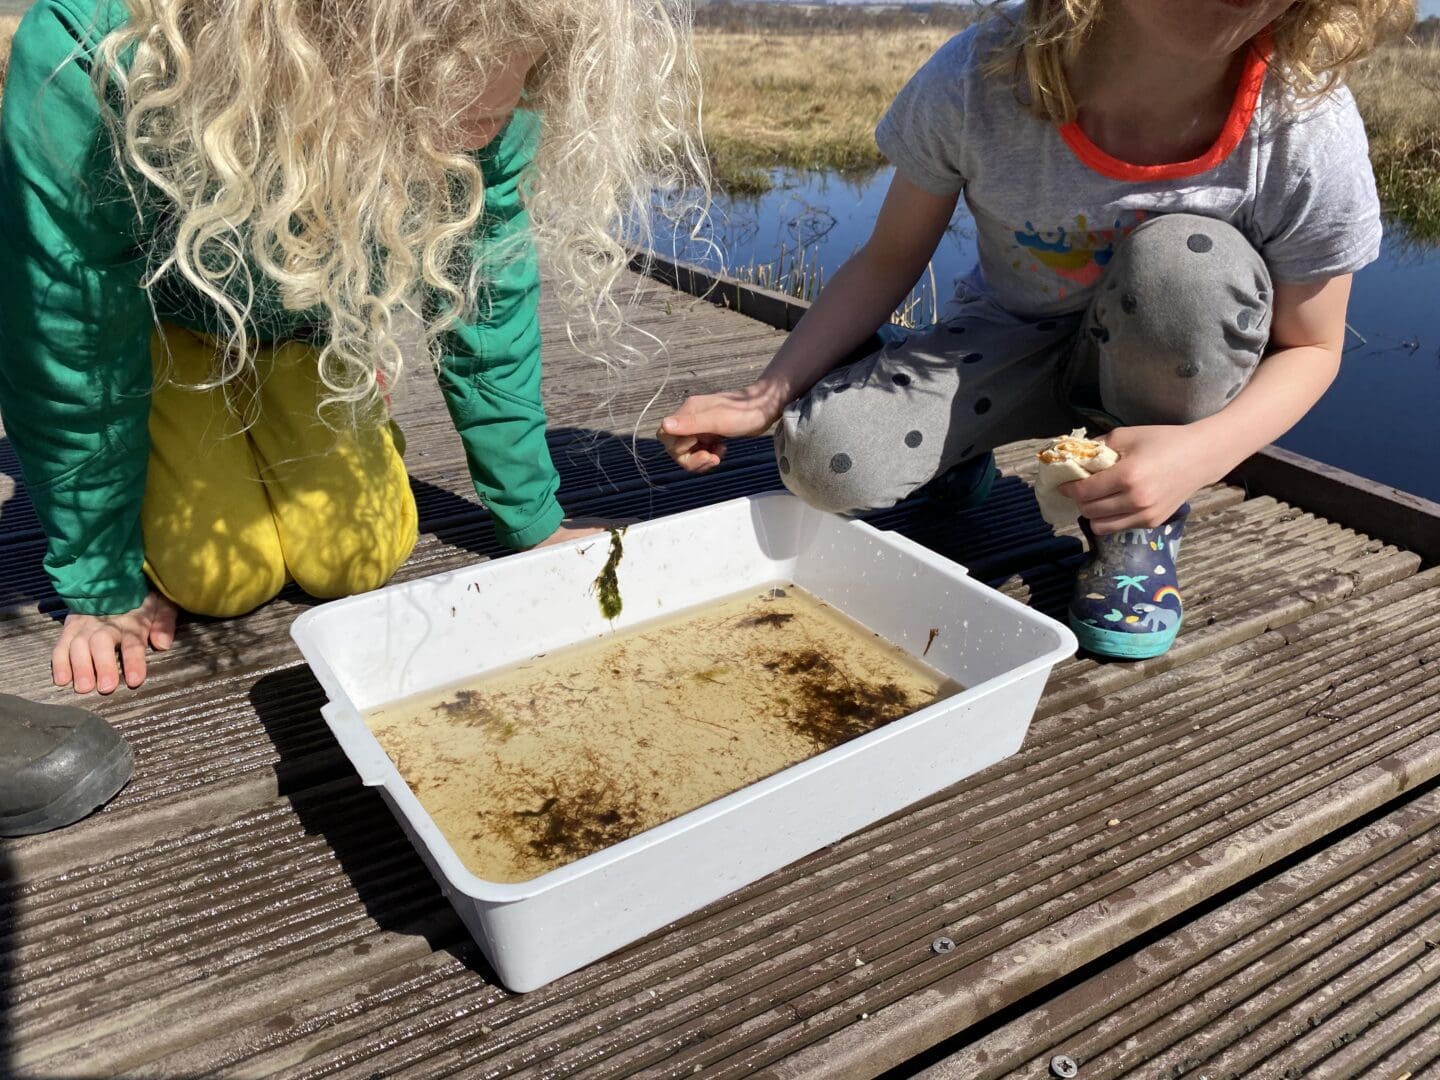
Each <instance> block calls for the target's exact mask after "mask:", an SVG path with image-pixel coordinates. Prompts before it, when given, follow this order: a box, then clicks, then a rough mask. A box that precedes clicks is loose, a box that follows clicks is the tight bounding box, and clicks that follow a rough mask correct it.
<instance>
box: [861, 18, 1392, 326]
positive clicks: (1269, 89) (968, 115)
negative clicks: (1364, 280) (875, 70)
mask: <svg viewBox="0 0 1440 1080" xmlns="http://www.w3.org/2000/svg"><path fill="white" fill-rule="evenodd" d="M1009 33H1010V24H1009V23H1008V22H1007V20H1006V18H1004V17H998V16H991V17H989V18H986V19H984V20H982V21H981V22H979V23H978V24H976V25H974V26H971V27H970V28H969V29H967V30H965V31H964V32H963V33H961V34H959V35H957V36H956V37H954V38H952V39H951V40H950V41H949V42H947V43H946V44H945V45H944V46H942V47H941V49H940V50H939V51H938V52H937V53H936V54H935V55H934V56H933V57H931V58H930V60H929V61H927V62H926V64H925V66H924V67H922V68H921V69H920V71H919V72H917V73H916V75H915V77H914V78H913V79H911V80H910V82H909V83H908V84H907V85H906V86H905V88H904V89H903V90H901V91H900V94H899V96H898V97H897V98H896V99H895V102H894V103H893V104H892V105H891V106H890V109H889V110H888V111H887V112H886V114H885V116H884V118H882V119H881V121H880V125H879V127H878V128H877V129H876V132H875V138H876V141H877V142H878V143H879V145H880V149H881V151H882V152H883V153H884V154H885V156H886V157H887V158H889V159H890V161H891V162H892V163H894V165H895V167H896V168H897V169H898V170H899V171H900V172H901V173H903V174H904V175H905V176H906V177H907V178H908V179H909V180H910V181H912V182H913V183H915V184H916V185H917V186H919V187H921V188H923V189H924V190H926V191H928V192H931V193H932V194H935V195H953V194H955V193H957V192H963V193H964V196H965V202H966V204H967V205H968V206H969V207H970V212H971V214H972V215H973V216H974V218H975V224H976V229H977V232H978V247H979V255H980V258H979V263H978V264H977V266H976V267H975V268H974V269H973V270H972V271H970V273H969V274H967V275H965V276H964V277H962V278H961V279H960V281H959V282H957V294H958V296H959V297H965V296H967V295H974V294H980V295H982V296H987V297H990V298H991V299H993V300H995V301H996V302H998V303H999V304H1000V305H1001V306H1002V307H1004V308H1006V309H1007V310H1009V311H1011V312H1013V313H1015V314H1017V315H1024V316H1037V315H1053V314H1060V313H1064V312H1071V311H1077V310H1079V309H1081V308H1083V307H1085V305H1086V303H1087V301H1088V298H1089V294H1090V292H1091V290H1092V289H1093V287H1094V285H1095V282H1096V281H1098V280H1099V278H1100V275H1101V274H1102V273H1103V272H1104V269H1105V265H1106V263H1107V262H1108V261H1109V259H1110V256H1111V255H1112V254H1113V252H1114V250H1115V243H1116V242H1117V240H1119V239H1121V238H1123V237H1124V236H1125V235H1126V234H1128V233H1129V232H1130V231H1131V230H1133V229H1134V228H1135V227H1136V226H1137V225H1139V224H1140V223H1141V222H1142V221H1144V220H1145V219H1147V218H1149V217H1153V216H1155V215H1157V214H1173V213H1189V214H1201V215H1204V216H1207V217H1212V218H1218V219H1220V220H1222V221H1226V222H1229V223H1230V224H1231V225H1233V226H1235V228H1237V229H1238V230H1239V231H1240V232H1241V233H1242V234H1244V236H1245V237H1246V238H1247V239H1249V241H1250V243H1251V244H1253V245H1254V246H1255V248H1256V250H1257V251H1259V252H1260V254H1261V256H1262V257H1263V258H1264V260H1265V263H1266V265H1267V266H1268V267H1269V269H1270V273H1271V276H1272V277H1273V278H1274V280H1275V281H1277V282H1289V283H1300V282H1313V281H1320V280H1323V279H1326V278H1331V277H1336V276H1338V275H1340V274H1347V273H1351V272H1352V271H1355V270H1358V269H1359V268H1360V267H1362V266H1364V265H1366V264H1367V263H1369V262H1371V261H1372V260H1373V259H1374V258H1375V257H1376V256H1377V255H1378V253H1379V250H1380V232H1381V228H1380V204H1379V200H1378V199H1377V197H1376V194H1375V177H1374V174H1373V173H1372V172H1371V169H1370V158H1369V147H1368V144H1367V142H1366V138H1365V128H1364V126H1363V125H1362V123H1361V121H1360V114H1359V112H1358V111H1357V110H1356V108H1355V101H1354V99H1353V98H1352V97H1351V95H1350V92H1349V91H1348V90H1346V89H1345V88H1343V87H1341V88H1339V89H1337V90H1336V91H1335V92H1333V93H1331V94H1330V95H1328V96H1327V97H1326V98H1324V99H1323V100H1321V101H1320V102H1318V103H1316V104H1313V105H1310V104H1307V105H1305V106H1300V107H1296V106H1295V105H1294V104H1293V103H1292V102H1289V101H1288V100H1287V95H1286V92H1285V90H1284V87H1283V84H1282V83H1281V81H1280V80H1279V79H1277V78H1273V77H1267V75H1266V67H1265V62H1264V59H1263V57H1261V55H1260V54H1259V53H1258V51H1252V54H1251V56H1250V58H1249V60H1248V61H1247V68H1246V72H1245V76H1244V77H1243V78H1242V80H1241V86H1240V90H1239V92H1238V93H1237V95H1236V99H1235V102H1234V104H1233V106H1232V109H1231V113H1230V116H1229V120H1228V122H1227V124H1226V127H1225V131H1224V132H1223V133H1222V134H1221V136H1220V138H1219V139H1218V140H1217V141H1216V143H1215V145H1214V146H1213V147H1211V149H1210V151H1209V152H1207V153H1206V154H1205V155H1202V156H1201V157H1199V158H1196V159H1194V160H1193V161H1190V162H1184V163H1180V164H1178V165H1159V166H1136V165H1129V164H1127V163H1125V162H1122V161H1119V160H1117V159H1115V158H1112V157H1110V156H1109V155H1107V154H1105V152H1104V151H1102V150H1100V149H1099V147H1097V146H1095V145H1094V144H1093V143H1091V142H1090V141H1089V139H1087V138H1086V137H1085V135H1084V133H1083V132H1081V131H1080V128H1079V126H1078V125H1076V124H1069V125H1066V126H1065V127H1063V128H1061V127H1058V126H1057V125H1055V124H1054V123H1051V122H1050V121H1048V120H1045V119H1042V118H1041V117H1038V116H1036V115H1035V114H1034V113H1032V112H1030V111H1029V110H1028V109H1026V108H1025V107H1024V106H1023V105H1021V104H1020V102H1019V101H1018V100H1017V98H1016V93H1015V87H1014V85H1013V84H1012V82H1011V80H1010V79H1009V78H1008V77H1007V76H996V75H993V74H987V73H986V72H985V70H984V68H985V64H986V61H987V59H988V58H989V56H990V55H991V53H992V51H993V50H994V49H995V48H996V46H998V45H1000V44H1001V43H1002V42H1003V40H1004V38H1005V36H1006V35H1008V34H1009Z"/></svg>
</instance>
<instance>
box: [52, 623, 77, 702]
mask: <svg viewBox="0 0 1440 1080" xmlns="http://www.w3.org/2000/svg"><path fill="white" fill-rule="evenodd" d="M74 640H75V624H74V623H73V622H71V621H68V620H67V621H66V623H65V628H64V629H63V630H61V631H60V640H59V641H57V642H56V643H55V648H53V649H51V650H50V678H51V680H52V681H53V682H54V683H55V685H56V686H69V685H70V680H71V679H72V678H73V674H72V669H71V664H70V644H71V642H73V641H74Z"/></svg>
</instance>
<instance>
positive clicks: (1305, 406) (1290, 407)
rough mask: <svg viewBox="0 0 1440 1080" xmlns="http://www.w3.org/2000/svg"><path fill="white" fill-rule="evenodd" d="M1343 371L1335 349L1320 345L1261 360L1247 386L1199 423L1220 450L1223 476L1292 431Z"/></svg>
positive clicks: (1281, 351)
mask: <svg viewBox="0 0 1440 1080" xmlns="http://www.w3.org/2000/svg"><path fill="white" fill-rule="evenodd" d="M1339 371H1340V354H1339V352H1338V351H1337V350H1335V349H1332V348H1328V347H1326V346H1319V345H1306V346H1300V347H1296V348H1290V349H1281V350H1280V351H1279V352H1275V353H1272V354H1271V355H1269V356H1267V357H1266V358H1265V359H1264V360H1263V361H1261V363H1260V366H1259V367H1258V368H1256V370H1255V374H1254V375H1253V376H1252V377H1251V379H1250V382H1249V384H1248V385H1247V386H1246V387H1245V389H1244V390H1243V391H1241V392H1240V394H1239V395H1238V396H1237V397H1236V398H1235V400H1234V401H1232V402H1231V403H1230V404H1229V405H1227V406H1225V408H1223V409H1221V410H1220V411H1219V412H1218V413H1216V414H1215V415H1214V416H1209V417H1206V418H1205V419H1204V420H1199V421H1196V423H1195V425H1194V426H1195V427H1197V428H1202V429H1204V430H1205V431H1206V432H1207V436H1208V439H1207V441H1208V443H1209V445H1211V446H1213V447H1215V448H1216V453H1217V458H1218V459H1219V460H1217V462H1216V464H1217V466H1218V465H1223V469H1222V470H1221V471H1220V473H1219V475H1220V476H1224V475H1225V474H1227V473H1229V472H1230V471H1231V470H1232V469H1234V468H1235V467H1236V466H1237V465H1239V464H1240V463H1241V462H1242V461H1244V460H1245V459H1246V458H1248V457H1250V455H1252V454H1254V453H1255V452H1256V451H1257V450H1259V449H1260V448H1261V447H1264V446H1268V445H1269V444H1270V443H1272V442H1274V441H1275V440H1276V439H1278V438H1279V437H1280V436H1281V435H1283V434H1285V432H1287V431H1289V430H1290V429H1291V428H1292V427H1294V426H1295V424H1296V423H1298V422H1299V420H1300V418H1301V417H1303V416H1304V415H1305V414H1306V413H1308V412H1309V411H1310V410H1311V409H1312V408H1313V407H1314V405H1315V403H1316V402H1317V401H1319V400H1320V398H1321V397H1322V396H1323V395H1324V393H1325V391H1326V390H1328V389H1329V388H1330V384H1331V383H1332V382H1334V381H1335V376H1336V374H1337V373H1338V372H1339Z"/></svg>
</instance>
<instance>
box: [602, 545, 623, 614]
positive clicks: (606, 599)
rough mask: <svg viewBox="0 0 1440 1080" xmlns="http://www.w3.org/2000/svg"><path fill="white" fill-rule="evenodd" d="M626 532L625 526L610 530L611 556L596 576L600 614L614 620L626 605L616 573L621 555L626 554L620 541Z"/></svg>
mask: <svg viewBox="0 0 1440 1080" xmlns="http://www.w3.org/2000/svg"><path fill="white" fill-rule="evenodd" d="M624 532H625V530H624V528H619V529H611V530H610V557H609V558H608V559H606V560H605V568H604V569H603V570H601V571H600V573H599V575H598V576H597V577H596V578H595V593H596V595H597V596H599V597H600V614H601V615H604V616H605V618H607V619H609V620H611V621H612V622H613V621H614V620H615V619H616V618H617V617H618V616H619V614H620V609H621V608H622V607H623V606H624V605H623V603H622V602H621V600H620V579H619V577H618V576H617V575H616V573H615V571H616V569H617V568H618V567H619V566H620V557H621V556H622V555H624V554H625V546H624V545H623V544H622V543H621V542H620V537H621V536H622V535H623V534H624Z"/></svg>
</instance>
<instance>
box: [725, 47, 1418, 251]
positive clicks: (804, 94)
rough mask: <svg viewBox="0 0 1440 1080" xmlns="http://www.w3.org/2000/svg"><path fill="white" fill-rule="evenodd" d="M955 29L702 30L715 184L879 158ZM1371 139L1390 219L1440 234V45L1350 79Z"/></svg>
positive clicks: (1391, 53)
mask: <svg viewBox="0 0 1440 1080" xmlns="http://www.w3.org/2000/svg"><path fill="white" fill-rule="evenodd" d="M953 33H954V29H953V28H950V27H933V26H912V27H904V28H898V29H886V30H878V31H877V30H867V31H866V32H864V33H835V32H828V31H815V30H808V29H799V30H796V31H794V32H791V33H775V32H774V31H769V32H767V33H765V34H760V33H754V32H749V31H718V30H711V29H702V30H701V31H700V32H699V34H698V35H697V37H698V45H699V51H700V63H701V71H702V75H703V78H704V83H705V133H706V140H707V143H708V145H709V147H710V152H711V158H712V161H713V163H714V168H715V174H716V179H717V182H718V185H719V186H720V187H721V188H722V189H723V190H726V191H729V192H732V193H738V194H745V193H758V192H760V191H764V190H765V189H766V188H767V187H768V185H769V182H770V179H769V171H770V170H772V169H775V168H782V167H783V168H794V169H839V170H859V169H867V168H874V167H876V166H878V165H880V164H882V163H883V161H882V158H881V157H880V153H879V151H878V150H877V149H876V148H875V137H874V131H875V124H876V122H877V121H878V120H879V118H880V116H881V114H883V113H884V111H885V108H886V106H887V105H889V103H890V101H891V100H892V99H893V98H894V96H895V94H896V93H897V92H898V91H899V89H900V87H901V86H903V85H904V84H905V82H906V81H907V80H908V79H909V78H910V76H911V75H912V74H914V72H915V70H916V69H917V68H919V66H920V65H921V64H922V63H923V62H924V61H925V59H926V58H927V57H929V56H930V54H931V53H933V52H934V51H935V50H936V49H937V48H939V46H940V45H941V44H942V43H944V42H945V41H946V40H947V39H948V38H949V37H950V35H951V34H953ZM1351 85H1352V88H1353V89H1354V92H1355V96H1356V99H1357V100H1358V101H1359V104H1360V111H1361V113H1362V114H1363V115H1364V117H1365V124H1366V127H1367V129H1368V130H1369V132H1370V148H1371V158H1372V161H1373V163H1374V167H1375V175H1376V180H1377V182H1378V184H1379V187H1380V198H1381V201H1382V202H1383V203H1384V205H1385V209H1386V212H1387V213H1388V214H1390V215H1391V216H1392V217H1393V218H1394V219H1396V220H1397V221H1399V222H1401V223H1403V224H1404V225H1405V226H1406V227H1407V228H1408V229H1409V230H1410V231H1411V232H1412V234H1413V235H1415V236H1416V237H1417V238H1419V239H1422V240H1437V239H1440V43H1430V44H1425V45H1395V46H1390V47H1387V48H1385V49H1383V50H1381V51H1380V52H1379V53H1378V54H1377V55H1376V56H1374V57H1372V58H1371V59H1370V60H1369V61H1368V62H1367V63H1365V64H1364V65H1362V66H1361V67H1360V68H1359V69H1357V70H1356V71H1355V72H1354V75H1353V77H1352V79H1351Z"/></svg>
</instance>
